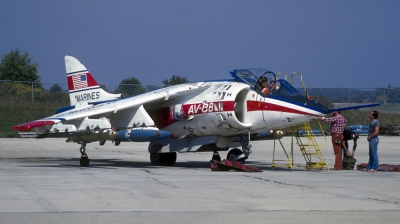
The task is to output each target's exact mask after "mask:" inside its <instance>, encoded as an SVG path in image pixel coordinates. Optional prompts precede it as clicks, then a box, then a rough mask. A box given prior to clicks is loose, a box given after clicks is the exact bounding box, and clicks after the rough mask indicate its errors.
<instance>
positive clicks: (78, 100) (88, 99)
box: [65, 55, 123, 106]
mask: <svg viewBox="0 0 400 224" xmlns="http://www.w3.org/2000/svg"><path fill="white" fill-rule="evenodd" d="M65 69H66V72H67V81H68V90H69V99H70V101H71V106H75V105H77V104H92V103H99V102H106V101H112V100H117V99H121V98H123V96H122V94H111V93H108V92H106V91H104V90H103V89H102V88H101V87H100V86H99V84H98V83H97V82H96V80H95V79H94V78H93V77H92V75H91V74H90V73H89V71H88V70H87V69H86V68H85V66H84V65H83V64H82V63H80V62H79V61H78V59H76V58H74V57H72V56H68V55H67V56H65Z"/></svg>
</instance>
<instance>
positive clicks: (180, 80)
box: [162, 75, 189, 86]
mask: <svg viewBox="0 0 400 224" xmlns="http://www.w3.org/2000/svg"><path fill="white" fill-rule="evenodd" d="M188 82H189V80H188V79H187V78H185V77H180V76H179V75H173V76H172V77H171V78H170V79H169V80H168V79H164V80H163V81H162V83H163V84H164V85H166V86H174V85H178V84H182V83H188Z"/></svg>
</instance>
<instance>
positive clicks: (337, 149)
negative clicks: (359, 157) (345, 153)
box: [320, 111, 347, 170]
mask: <svg viewBox="0 0 400 224" xmlns="http://www.w3.org/2000/svg"><path fill="white" fill-rule="evenodd" d="M320 120H322V121H325V122H330V123H331V135H332V145H333V152H334V154H335V165H334V167H333V170H342V141H343V131H344V127H345V126H346V124H347V120H346V119H345V118H344V117H343V116H342V114H341V113H340V111H334V112H333V117H330V118H326V117H321V118H320Z"/></svg>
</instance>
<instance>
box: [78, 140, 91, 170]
mask: <svg viewBox="0 0 400 224" xmlns="http://www.w3.org/2000/svg"><path fill="white" fill-rule="evenodd" d="M79 151H80V152H81V154H82V155H81V160H80V164H81V167H88V166H89V157H88V155H87V154H86V143H82V144H81V148H80V149H79Z"/></svg>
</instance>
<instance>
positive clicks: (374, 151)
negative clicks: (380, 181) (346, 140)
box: [365, 137, 379, 170]
mask: <svg viewBox="0 0 400 224" xmlns="http://www.w3.org/2000/svg"><path fill="white" fill-rule="evenodd" d="M378 143H379V138H378V137H375V138H372V139H371V140H369V160H368V165H367V166H366V167H365V168H366V169H367V170H370V169H374V170H378V165H379V160H378Z"/></svg>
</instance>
